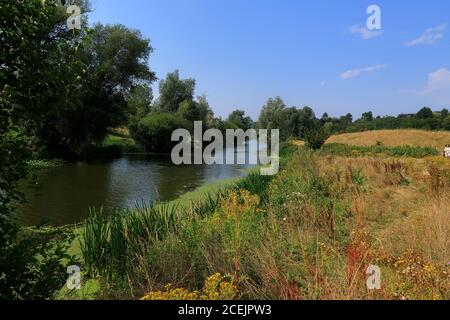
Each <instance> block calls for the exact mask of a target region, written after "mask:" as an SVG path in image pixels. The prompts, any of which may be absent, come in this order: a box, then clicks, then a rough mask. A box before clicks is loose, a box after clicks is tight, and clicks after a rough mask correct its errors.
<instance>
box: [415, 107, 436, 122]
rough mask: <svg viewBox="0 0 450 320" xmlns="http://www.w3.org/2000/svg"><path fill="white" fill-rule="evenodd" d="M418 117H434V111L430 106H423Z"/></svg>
mask: <svg viewBox="0 0 450 320" xmlns="http://www.w3.org/2000/svg"><path fill="white" fill-rule="evenodd" d="M416 117H417V118H418V119H429V118H432V117H433V111H432V110H431V109H430V108H427V107H423V108H422V109H420V110H419V112H417V115H416Z"/></svg>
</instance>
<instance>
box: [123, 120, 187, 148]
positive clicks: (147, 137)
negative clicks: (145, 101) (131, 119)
mask: <svg viewBox="0 0 450 320" xmlns="http://www.w3.org/2000/svg"><path fill="white" fill-rule="evenodd" d="M183 128H189V123H188V122H187V121H186V120H184V119H183V118H182V117H181V116H180V115H178V114H171V113H166V112H158V113H156V112H155V113H151V114H149V115H148V116H146V117H144V118H143V119H141V120H139V121H137V122H135V123H133V124H131V125H130V133H131V136H132V137H133V139H134V140H135V141H136V142H137V143H139V144H140V145H142V146H143V147H144V148H145V150H146V151H147V152H163V153H166V152H170V151H171V150H172V148H173V146H174V145H176V142H172V141H171V137H172V132H173V131H175V130H176V129H183Z"/></svg>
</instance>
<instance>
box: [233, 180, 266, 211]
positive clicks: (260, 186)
mask: <svg viewBox="0 0 450 320" xmlns="http://www.w3.org/2000/svg"><path fill="white" fill-rule="evenodd" d="M272 178H273V177H272V176H263V175H261V174H259V172H251V173H249V174H248V175H247V176H246V177H245V178H243V179H242V180H240V181H239V182H237V183H236V185H235V186H234V188H233V189H234V190H247V191H248V192H250V193H251V194H253V195H256V196H258V197H259V199H260V200H261V202H262V203H263V204H266V203H267V201H268V200H269V194H268V189H269V184H270V182H271V181H272Z"/></svg>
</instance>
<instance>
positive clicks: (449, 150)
mask: <svg viewBox="0 0 450 320" xmlns="http://www.w3.org/2000/svg"><path fill="white" fill-rule="evenodd" d="M444 157H445V158H447V159H450V144H446V145H445V148H444Z"/></svg>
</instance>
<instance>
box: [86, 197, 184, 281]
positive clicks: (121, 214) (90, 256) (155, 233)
mask: <svg viewBox="0 0 450 320" xmlns="http://www.w3.org/2000/svg"><path fill="white" fill-rule="evenodd" d="M177 209H178V207H177V206H174V205H168V204H160V205H157V206H154V205H151V206H149V207H145V208H144V207H139V206H137V207H136V209H135V210H112V211H111V212H108V213H106V212H105V211H104V210H103V209H99V210H96V209H91V211H90V215H89V218H88V219H87V220H86V221H85V224H84V228H83V236H82V241H81V244H80V247H81V252H82V254H83V258H84V263H85V265H86V267H87V270H88V274H89V275H90V276H97V275H101V276H104V277H107V278H114V277H119V278H121V277H125V276H126V275H127V271H128V270H130V267H131V266H132V265H133V262H134V260H135V258H136V254H137V253H139V250H140V249H141V247H142V243H143V242H145V243H146V244H149V243H150V244H151V243H152V242H155V241H160V240H162V239H164V238H165V237H166V235H167V234H168V233H169V232H174V231H175V230H176V228H177V225H178V221H179V216H178V214H177Z"/></svg>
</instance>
